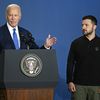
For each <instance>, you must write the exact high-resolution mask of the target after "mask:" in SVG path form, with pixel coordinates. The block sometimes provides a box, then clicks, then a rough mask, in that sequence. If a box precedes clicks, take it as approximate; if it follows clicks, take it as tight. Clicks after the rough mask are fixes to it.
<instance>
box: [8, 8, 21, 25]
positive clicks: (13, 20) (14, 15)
mask: <svg viewBox="0 0 100 100" xmlns="http://www.w3.org/2000/svg"><path fill="white" fill-rule="evenodd" d="M6 19H7V21H8V23H9V25H10V26H11V27H15V26H17V25H18V23H19V21H20V19H21V13H20V10H19V9H18V8H17V7H11V8H9V9H8V12H7V15H6Z"/></svg>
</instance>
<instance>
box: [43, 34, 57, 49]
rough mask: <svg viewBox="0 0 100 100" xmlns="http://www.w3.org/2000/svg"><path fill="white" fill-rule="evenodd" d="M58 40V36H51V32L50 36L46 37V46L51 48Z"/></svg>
mask: <svg viewBox="0 0 100 100" xmlns="http://www.w3.org/2000/svg"><path fill="white" fill-rule="evenodd" d="M56 41H57V39H56V37H51V35H50V34H49V35H48V37H47V38H46V41H45V45H44V46H45V47H46V48H50V47H51V46H52V45H54V44H55V43H56Z"/></svg>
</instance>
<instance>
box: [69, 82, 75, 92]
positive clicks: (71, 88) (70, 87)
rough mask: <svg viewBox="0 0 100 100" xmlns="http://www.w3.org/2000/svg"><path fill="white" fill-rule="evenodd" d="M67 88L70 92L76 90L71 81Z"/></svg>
mask: <svg viewBox="0 0 100 100" xmlns="http://www.w3.org/2000/svg"><path fill="white" fill-rule="evenodd" d="M68 89H69V90H70V91H71V92H75V91H76V87H75V84H74V83H73V82H69V84H68Z"/></svg>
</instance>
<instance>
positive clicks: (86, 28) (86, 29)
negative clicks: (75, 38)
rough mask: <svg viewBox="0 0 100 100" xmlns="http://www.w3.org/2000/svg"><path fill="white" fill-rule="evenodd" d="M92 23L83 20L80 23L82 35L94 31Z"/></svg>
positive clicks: (88, 20)
mask: <svg viewBox="0 0 100 100" xmlns="http://www.w3.org/2000/svg"><path fill="white" fill-rule="evenodd" d="M95 26H96V25H94V23H93V22H92V21H91V20H90V19H85V20H83V21H82V31H83V34H84V35H86V36H87V35H90V34H92V33H93V32H94V31H95Z"/></svg>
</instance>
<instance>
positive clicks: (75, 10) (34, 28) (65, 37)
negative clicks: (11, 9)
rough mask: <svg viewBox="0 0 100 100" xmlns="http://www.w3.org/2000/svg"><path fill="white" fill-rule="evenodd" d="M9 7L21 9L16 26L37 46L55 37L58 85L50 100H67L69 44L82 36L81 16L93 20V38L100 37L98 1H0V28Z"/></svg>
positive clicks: (99, 8)
mask: <svg viewBox="0 0 100 100" xmlns="http://www.w3.org/2000/svg"><path fill="white" fill-rule="evenodd" d="M10 3H17V4H19V5H20V6H21V8H22V20H21V22H20V25H21V26H23V27H24V28H26V29H28V30H29V31H30V32H31V33H32V34H33V36H34V37H35V39H36V42H37V44H38V45H42V44H43V43H44V40H45V38H46V37H47V36H48V34H49V33H50V34H51V35H53V36H56V37H57V44H56V45H55V46H53V48H54V49H55V50H56V55H57V62H58V71H59V83H58V85H57V87H56V88H55V92H54V100H70V93H69V92H68V90H67V85H66V64H67V62H66V61H67V55H68V51H69V47H70V43H71V41H72V40H73V39H75V38H76V37H79V36H81V35H82V34H81V18H82V17H83V16H84V15H89V14H92V15H94V16H96V17H97V20H98V27H97V34H98V35H99V34H100V33H99V30H100V0H0V26H1V25H2V24H4V23H5V8H6V6H7V5H8V4H10ZM52 69H53V68H52ZM51 74H52V73H51Z"/></svg>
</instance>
